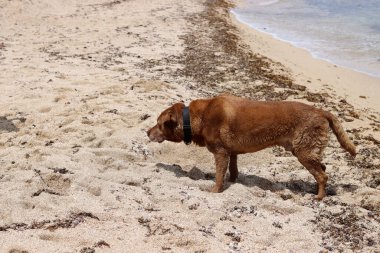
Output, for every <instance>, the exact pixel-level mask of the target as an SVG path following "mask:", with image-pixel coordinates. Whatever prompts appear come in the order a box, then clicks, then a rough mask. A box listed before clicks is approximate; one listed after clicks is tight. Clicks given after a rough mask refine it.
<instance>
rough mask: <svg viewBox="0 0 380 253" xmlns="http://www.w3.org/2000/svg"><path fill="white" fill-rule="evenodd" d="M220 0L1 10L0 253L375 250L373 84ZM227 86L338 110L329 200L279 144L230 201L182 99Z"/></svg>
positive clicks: (377, 194)
mask: <svg viewBox="0 0 380 253" xmlns="http://www.w3.org/2000/svg"><path fill="white" fill-rule="evenodd" d="M231 7H232V4H231V3H228V2H224V1H222V0H202V1H201V0H181V1H175V0H160V1H149V0H83V1H74V0H65V1H62V0H13V1H0V73H1V75H0V87H1V92H0V252H6V253H21V252H23V253H43V252H49V253H51V252H80V253H84V252H86V253H89V252H198V253H200V252H380V240H379V238H380V218H379V217H380V114H379V112H380V106H379V104H380V100H379V99H378V97H377V96H378V94H380V81H379V79H375V78H371V77H368V76H365V75H363V74H359V73H355V72H352V71H350V70H347V69H343V68H340V67H338V66H334V65H332V64H329V63H326V62H323V61H319V60H315V59H313V58H311V56H310V55H309V54H307V52H305V51H303V50H300V49H297V48H294V47H292V46H290V45H288V44H286V43H284V42H278V41H276V40H274V39H272V38H271V37H269V36H267V35H265V34H261V33H258V32H255V31H252V30H251V29H249V28H248V27H247V26H245V25H243V24H241V23H239V22H237V21H236V19H235V18H234V17H233V16H232V14H230V12H229V10H230V8H231ZM223 92H229V93H232V94H235V95H239V96H243V97H248V98H251V99H256V100H296V101H303V102H305V103H308V104H312V105H315V106H317V107H320V108H324V109H326V110H329V111H331V112H332V113H333V114H335V115H337V116H338V117H339V119H340V121H341V122H342V124H343V126H344V128H345V129H346V130H347V131H348V133H349V136H350V138H352V139H353V141H354V142H355V144H356V145H357V149H358V155H357V157H356V159H352V158H350V157H349V155H348V153H346V152H345V151H344V150H343V149H342V148H340V146H339V144H338V142H337V140H336V138H335V136H333V135H331V139H330V142H329V146H328V148H327V149H326V151H325V159H324V162H325V164H326V166H327V173H328V175H329V181H328V187H327V193H328V196H327V197H326V198H325V199H324V200H323V201H322V202H316V201H315V200H314V199H313V198H314V196H315V192H316V184H315V180H314V178H313V177H312V176H311V174H310V173H309V172H308V171H307V170H306V169H304V168H303V167H302V166H301V164H299V162H298V161H297V160H296V158H295V157H293V156H292V155H291V154H290V153H289V152H286V151H284V150H283V149H282V148H279V147H274V148H270V149H266V150H264V151H261V152H257V153H254V154H247V155H242V156H239V161H238V164H239V169H240V175H239V178H238V180H237V183H234V184H230V183H226V189H225V191H224V192H223V193H220V194H213V193H210V192H208V189H209V188H210V187H211V186H212V185H213V184H214V176H215V171H214V161H213V157H212V155H211V154H210V153H209V152H208V151H207V150H206V149H205V148H199V147H196V146H194V145H190V146H186V145H185V144H183V143H181V144H174V143H168V142H164V143H162V144H157V143H151V142H150V141H149V139H148V137H147V135H146V130H147V129H148V128H149V127H151V126H153V125H154V124H155V122H156V118H157V116H158V115H159V113H160V112H161V111H162V110H163V109H165V108H166V107H168V106H169V105H171V104H172V103H174V102H179V101H183V102H185V103H189V102H190V101H191V100H193V99H197V98H203V97H209V96H214V95H217V94H219V93H223Z"/></svg>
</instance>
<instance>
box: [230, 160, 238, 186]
mask: <svg viewBox="0 0 380 253" xmlns="http://www.w3.org/2000/svg"><path fill="white" fill-rule="evenodd" d="M229 170H230V182H235V181H236V179H237V177H238V175H239V171H238V167H237V155H236V154H232V155H231V156H230V165H229Z"/></svg>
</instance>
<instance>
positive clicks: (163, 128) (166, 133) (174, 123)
mask: <svg viewBox="0 0 380 253" xmlns="http://www.w3.org/2000/svg"><path fill="white" fill-rule="evenodd" d="M183 107H184V104H182V103H177V104H174V105H173V106H171V107H169V108H168V109H166V110H165V111H163V112H162V113H161V114H160V116H158V118H157V124H156V125H155V126H154V127H152V128H151V129H149V130H148V132H147V134H148V136H149V139H150V140H151V141H154V142H158V143H161V142H163V141H172V142H181V141H182V140H183V130H182V109H183Z"/></svg>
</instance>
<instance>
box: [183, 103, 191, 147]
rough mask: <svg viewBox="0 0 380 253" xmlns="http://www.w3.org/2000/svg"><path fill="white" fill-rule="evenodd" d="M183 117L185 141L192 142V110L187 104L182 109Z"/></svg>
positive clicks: (187, 143)
mask: <svg viewBox="0 0 380 253" xmlns="http://www.w3.org/2000/svg"><path fill="white" fill-rule="evenodd" d="M182 119H183V141H184V142H185V143H186V145H189V144H190V143H191V137H192V136H191V123H190V111H189V107H188V106H185V107H184V108H183V109H182Z"/></svg>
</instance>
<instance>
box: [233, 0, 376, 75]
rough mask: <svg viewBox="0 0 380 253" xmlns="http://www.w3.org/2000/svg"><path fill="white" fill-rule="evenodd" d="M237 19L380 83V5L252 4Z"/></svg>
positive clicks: (337, 0) (252, 0)
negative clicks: (377, 78) (376, 79)
mask: <svg viewBox="0 0 380 253" xmlns="http://www.w3.org/2000/svg"><path fill="white" fill-rule="evenodd" d="M245 2H246V4H245V5H243V6H242V7H239V8H235V9H234V10H233V13H234V14H235V15H236V17H237V18H238V19H239V20H240V21H242V22H244V23H247V24H249V25H250V26H251V27H253V28H254V29H257V30H260V31H264V32H266V33H270V34H272V35H273V36H274V37H276V38H278V39H281V40H285V41H288V42H290V43H292V44H294V45H295V46H297V47H301V48H305V49H307V50H308V51H310V52H311V54H312V55H313V56H314V57H316V58H321V59H324V60H327V61H330V62H332V63H334V64H337V65H341V66H345V67H349V68H352V69H355V70H357V71H361V72H364V73H367V74H370V75H373V76H377V77H380V0H363V1H358V0H356V1H354V0H277V1H276V0H246V1H245Z"/></svg>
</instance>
